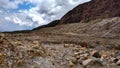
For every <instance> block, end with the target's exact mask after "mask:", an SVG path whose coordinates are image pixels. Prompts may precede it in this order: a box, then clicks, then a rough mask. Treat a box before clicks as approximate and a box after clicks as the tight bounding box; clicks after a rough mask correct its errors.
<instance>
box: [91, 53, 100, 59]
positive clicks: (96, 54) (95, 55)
mask: <svg viewBox="0 0 120 68" xmlns="http://www.w3.org/2000/svg"><path fill="white" fill-rule="evenodd" d="M93 57H95V58H101V55H100V53H99V52H95V53H94V54H93Z"/></svg>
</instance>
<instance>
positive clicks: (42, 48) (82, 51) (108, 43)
mask: <svg viewBox="0 0 120 68" xmlns="http://www.w3.org/2000/svg"><path fill="white" fill-rule="evenodd" d="M72 26H73V27H72ZM71 27H72V28H71ZM0 43H1V44H0V58H1V60H0V62H1V63H0V67H1V68H119V67H120V18H119V17H115V18H108V19H97V20H93V21H90V22H80V23H73V24H66V25H60V26H55V27H49V28H43V29H41V30H34V31H32V32H30V33H22V32H20V33H4V34H1V35H0Z"/></svg>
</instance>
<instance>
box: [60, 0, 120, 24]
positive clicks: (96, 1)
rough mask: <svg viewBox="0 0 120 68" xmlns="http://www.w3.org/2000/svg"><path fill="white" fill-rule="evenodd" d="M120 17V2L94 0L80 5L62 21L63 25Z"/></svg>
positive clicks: (116, 0) (117, 0)
mask: <svg viewBox="0 0 120 68" xmlns="http://www.w3.org/2000/svg"><path fill="white" fill-rule="evenodd" d="M116 16H120V0H92V1H90V2H87V3H84V4H80V5H79V6H77V7H75V8H74V9H73V10H71V11H69V12H68V13H67V14H66V15H64V16H63V17H62V19H61V22H60V23H61V24H67V23H76V22H80V21H90V20H94V19H98V18H111V17H116Z"/></svg>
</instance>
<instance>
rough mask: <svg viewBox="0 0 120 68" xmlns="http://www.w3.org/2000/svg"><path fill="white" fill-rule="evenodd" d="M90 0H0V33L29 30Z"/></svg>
mask: <svg viewBox="0 0 120 68" xmlns="http://www.w3.org/2000/svg"><path fill="white" fill-rule="evenodd" d="M88 1H90V0H0V31H16V30H28V29H29V30H31V29H33V28H35V27H38V26H41V25H45V24H48V23H49V22H51V21H53V20H56V19H60V18H61V17H62V16H63V15H64V14H65V13H67V12H68V11H69V10H71V9H72V8H74V7H75V6H77V5H78V4H81V3H84V2H88Z"/></svg>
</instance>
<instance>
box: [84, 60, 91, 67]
mask: <svg viewBox="0 0 120 68" xmlns="http://www.w3.org/2000/svg"><path fill="white" fill-rule="evenodd" d="M92 61H93V59H87V60H85V61H83V62H82V65H83V66H84V67H85V66H87V65H88V64H89V63H91V62H92Z"/></svg>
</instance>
